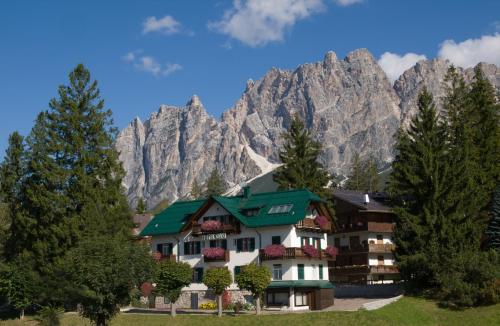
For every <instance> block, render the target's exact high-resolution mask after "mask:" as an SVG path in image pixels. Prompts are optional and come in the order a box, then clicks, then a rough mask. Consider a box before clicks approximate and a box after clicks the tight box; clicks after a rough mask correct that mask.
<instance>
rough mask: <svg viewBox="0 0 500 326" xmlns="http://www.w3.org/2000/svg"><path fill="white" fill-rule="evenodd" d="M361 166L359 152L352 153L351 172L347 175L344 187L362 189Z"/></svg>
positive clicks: (362, 174) (362, 175) (362, 176)
mask: <svg viewBox="0 0 500 326" xmlns="http://www.w3.org/2000/svg"><path fill="white" fill-rule="evenodd" d="M363 178H364V173H363V166H362V164H361V160H360V158H359V153H357V152H356V153H354V156H353V157H352V161H351V172H350V173H349V176H348V177H347V181H346V183H345V186H344V188H345V189H348V190H358V191H363V190H365V189H363V186H364V185H363Z"/></svg>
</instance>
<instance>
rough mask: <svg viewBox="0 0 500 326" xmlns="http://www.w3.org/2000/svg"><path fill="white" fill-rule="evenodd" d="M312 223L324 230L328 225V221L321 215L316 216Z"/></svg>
mask: <svg viewBox="0 0 500 326" xmlns="http://www.w3.org/2000/svg"><path fill="white" fill-rule="evenodd" d="M314 223H316V224H317V225H318V226H319V227H320V228H322V229H324V228H325V227H326V226H327V224H328V219H327V218H326V217H325V216H323V215H318V216H316V218H315V219H314Z"/></svg>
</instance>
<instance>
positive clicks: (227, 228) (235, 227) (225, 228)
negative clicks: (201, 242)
mask: <svg viewBox="0 0 500 326" xmlns="http://www.w3.org/2000/svg"><path fill="white" fill-rule="evenodd" d="M239 232H240V225H239V224H238V223H236V222H235V223H228V224H222V227H221V228H220V229H219V230H213V231H203V230H202V229H201V224H199V223H195V224H193V232H192V234H193V235H201V234H211V233H239Z"/></svg>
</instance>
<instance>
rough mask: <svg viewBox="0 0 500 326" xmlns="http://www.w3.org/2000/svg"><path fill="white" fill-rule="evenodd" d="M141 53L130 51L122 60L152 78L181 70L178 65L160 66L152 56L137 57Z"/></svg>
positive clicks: (167, 64)
mask: <svg viewBox="0 0 500 326" xmlns="http://www.w3.org/2000/svg"><path fill="white" fill-rule="evenodd" d="M141 52H142V51H140V50H137V51H132V52H128V53H127V54H125V55H124V56H123V57H122V59H123V60H124V61H125V62H127V63H129V64H132V65H133V66H134V67H135V68H136V69H137V70H140V71H145V72H148V73H150V74H152V75H154V76H157V77H158V76H168V75H171V74H173V73H174V72H176V71H179V70H182V68H183V67H182V66H181V65H180V64H178V63H166V64H161V63H160V62H158V60H156V59H155V58H154V57H152V56H147V55H144V56H139V55H138V54H139V53H141Z"/></svg>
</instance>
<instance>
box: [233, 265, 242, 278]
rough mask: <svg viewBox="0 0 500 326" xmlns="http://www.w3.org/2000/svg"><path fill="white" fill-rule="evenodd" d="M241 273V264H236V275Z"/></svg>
mask: <svg viewBox="0 0 500 326" xmlns="http://www.w3.org/2000/svg"><path fill="white" fill-rule="evenodd" d="M240 273H241V266H234V277H236V276H237V275H238V274H240Z"/></svg>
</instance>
